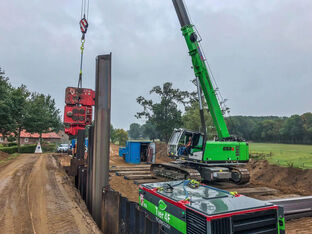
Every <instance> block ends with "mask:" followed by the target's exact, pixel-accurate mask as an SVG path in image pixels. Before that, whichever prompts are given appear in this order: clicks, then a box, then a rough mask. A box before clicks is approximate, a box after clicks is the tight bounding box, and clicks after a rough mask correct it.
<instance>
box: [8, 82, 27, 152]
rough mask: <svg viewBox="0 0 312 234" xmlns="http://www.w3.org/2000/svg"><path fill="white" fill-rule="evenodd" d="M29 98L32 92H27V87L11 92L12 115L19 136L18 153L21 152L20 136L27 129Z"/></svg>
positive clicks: (23, 86)
mask: <svg viewBox="0 0 312 234" xmlns="http://www.w3.org/2000/svg"><path fill="white" fill-rule="evenodd" d="M29 96H30V92H29V91H28V90H27V88H26V86H25V85H21V86H20V87H18V88H14V89H13V90H12V92H11V101H12V105H11V113H12V116H13V117H12V119H13V120H14V125H15V131H14V132H15V136H17V146H18V152H19V150H20V134H21V131H22V130H23V129H24V128H25V124H26V122H25V121H26V117H27V115H28V110H29V108H28V105H29V100H28V97H29Z"/></svg>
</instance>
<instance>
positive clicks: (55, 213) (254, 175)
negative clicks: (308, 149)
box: [0, 145, 312, 233]
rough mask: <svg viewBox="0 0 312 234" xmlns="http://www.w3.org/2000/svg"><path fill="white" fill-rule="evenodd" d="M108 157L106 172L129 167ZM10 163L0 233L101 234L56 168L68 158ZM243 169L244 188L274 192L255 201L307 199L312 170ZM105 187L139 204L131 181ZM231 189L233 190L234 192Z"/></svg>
mask: <svg viewBox="0 0 312 234" xmlns="http://www.w3.org/2000/svg"><path fill="white" fill-rule="evenodd" d="M157 150H158V153H157V156H156V162H158V163H159V162H168V161H170V160H169V159H168V158H167V157H166V147H165V145H160V146H159V145H158V148H157ZM110 152H111V154H110V164H111V166H130V167H131V165H130V164H127V163H125V162H124V160H123V158H122V157H119V156H118V146H115V145H112V146H111V149H110ZM9 158H10V157H9V155H6V154H4V153H1V152H0V209H1V211H2V212H1V214H0V230H1V231H0V232H1V233H100V231H99V229H98V227H97V226H96V224H95V223H94V221H93V219H92V218H91V216H90V214H89V213H88V211H87V208H86V206H85V203H84V202H83V200H82V199H81V197H80V195H79V193H78V191H77V190H76V189H75V187H74V185H73V184H72V182H71V181H72V180H71V179H70V178H69V177H68V176H67V174H66V173H65V171H64V169H63V168H62V166H61V165H63V166H69V165H70V159H71V157H70V156H68V155H65V154H54V155H52V154H39V155H36V154H22V155H20V156H18V157H15V158H11V159H9ZM133 166H135V165H133ZM248 168H249V169H250V171H251V182H250V184H248V185H245V186H244V187H245V188H246V187H250V188H254V187H269V188H273V189H276V191H277V193H275V194H274V195H273V196H258V195H255V197H256V198H258V199H264V200H265V199H274V198H276V197H278V198H280V197H289V196H300V195H312V186H311V179H310V178H311V176H312V170H305V171H302V170H300V169H296V168H281V167H278V166H274V165H270V164H268V163H267V162H265V161H251V163H250V164H249V166H248ZM110 186H111V187H112V188H113V189H114V190H116V191H119V192H120V193H121V194H122V195H123V196H125V197H127V198H128V199H129V200H132V201H137V200H138V185H135V184H134V183H133V181H131V180H126V179H124V178H123V176H117V175H116V174H115V173H110ZM216 186H219V185H216ZM220 186H221V185H220ZM221 187H222V186H221ZM223 187H224V185H223ZM231 189H232V190H235V186H232V188H231ZM237 189H239V188H237ZM286 230H287V233H312V218H310V217H308V218H302V219H297V220H291V221H289V222H287V223H286Z"/></svg>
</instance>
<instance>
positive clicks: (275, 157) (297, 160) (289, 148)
mask: <svg viewBox="0 0 312 234" xmlns="http://www.w3.org/2000/svg"><path fill="white" fill-rule="evenodd" d="M249 146H250V147H249V151H250V153H251V154H256V155H257V154H265V155H266V156H265V159H267V160H268V161H269V162H270V163H273V164H278V165H281V166H294V167H299V168H312V145H291V144H269V143H250V144H249Z"/></svg>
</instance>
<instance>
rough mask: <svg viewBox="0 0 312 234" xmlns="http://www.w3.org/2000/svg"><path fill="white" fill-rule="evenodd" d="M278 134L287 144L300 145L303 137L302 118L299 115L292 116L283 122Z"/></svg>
mask: <svg viewBox="0 0 312 234" xmlns="http://www.w3.org/2000/svg"><path fill="white" fill-rule="evenodd" d="M280 133H281V135H282V137H283V139H284V140H285V141H287V142H291V143H301V142H302V140H303V135H304V127H303V120H302V118H301V117H300V116H299V115H292V116H291V117H290V118H288V119H287V120H286V121H285V123H284V124H283V126H282V128H281V130H280Z"/></svg>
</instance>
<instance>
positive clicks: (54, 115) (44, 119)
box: [25, 93, 62, 139]
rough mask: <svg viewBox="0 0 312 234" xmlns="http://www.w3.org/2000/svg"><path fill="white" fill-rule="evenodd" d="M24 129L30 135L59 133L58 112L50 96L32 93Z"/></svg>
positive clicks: (60, 126) (60, 124)
mask: <svg viewBox="0 0 312 234" xmlns="http://www.w3.org/2000/svg"><path fill="white" fill-rule="evenodd" d="M27 112H28V114H27V116H26V118H25V129H26V131H28V132H30V133H39V135H40V139H41V136H42V133H45V132H52V131H59V130H60V129H61V128H62V123H61V118H60V115H59V113H60V110H59V109H57V108H56V106H55V101H54V99H52V98H51V96H50V95H47V96H45V95H43V94H38V93H33V94H32V95H31V98H30V100H29V105H28V110H27Z"/></svg>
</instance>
